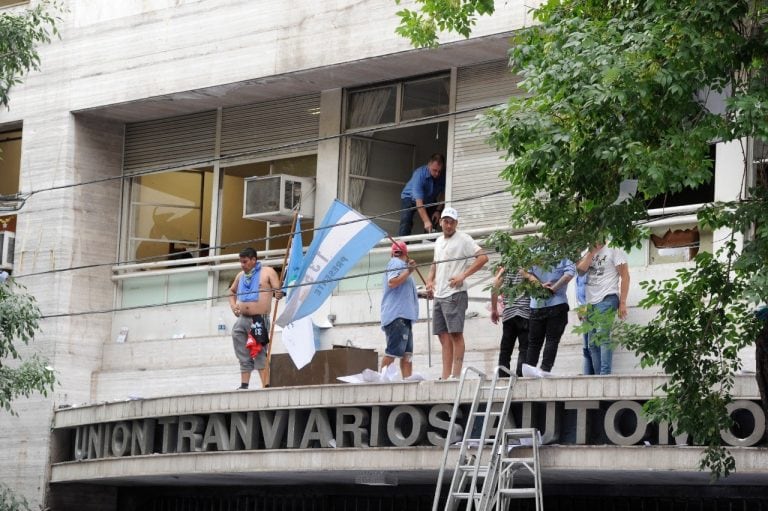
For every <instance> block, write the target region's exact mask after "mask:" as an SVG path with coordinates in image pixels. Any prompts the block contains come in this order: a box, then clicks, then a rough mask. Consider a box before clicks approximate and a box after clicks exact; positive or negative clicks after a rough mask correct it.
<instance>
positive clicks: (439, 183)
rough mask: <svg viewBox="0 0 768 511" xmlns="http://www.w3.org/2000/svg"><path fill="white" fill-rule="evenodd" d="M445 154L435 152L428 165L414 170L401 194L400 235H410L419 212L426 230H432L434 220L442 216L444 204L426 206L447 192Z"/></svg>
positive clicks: (398, 233)
mask: <svg viewBox="0 0 768 511" xmlns="http://www.w3.org/2000/svg"><path fill="white" fill-rule="evenodd" d="M444 169H445V156H443V155H442V154H439V153H435V154H433V155H432V156H430V158H429V161H428V162H427V164H426V165H422V166H421V167H419V168H417V169H416V170H414V171H413V175H412V176H411V179H410V180H409V181H408V183H406V185H405V187H404V188H403V191H402V193H401V194H400V207H401V209H400V227H399V229H398V231H397V235H398V236H408V235H409V234H411V231H412V230H413V215H414V213H418V214H419V218H420V219H421V221H422V222H423V225H424V232H432V222H433V221H434V222H437V220H438V219H439V218H440V211H441V210H442V209H443V208H442V206H431V207H425V204H432V203H434V202H437V198H438V197H439V196H440V195H441V194H443V193H444V192H445V173H444V172H443V170H444Z"/></svg>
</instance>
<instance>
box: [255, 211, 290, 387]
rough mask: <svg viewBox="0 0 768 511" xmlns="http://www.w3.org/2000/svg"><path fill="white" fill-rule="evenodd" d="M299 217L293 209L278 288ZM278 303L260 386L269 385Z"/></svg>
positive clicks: (273, 315)
mask: <svg viewBox="0 0 768 511" xmlns="http://www.w3.org/2000/svg"><path fill="white" fill-rule="evenodd" d="M298 218H299V212H298V211H294V212H293V220H292V221H291V234H290V235H289V236H288V245H287V246H286V247H285V255H284V256H283V269H282V270H280V289H282V288H283V284H285V277H286V271H285V267H286V265H287V263H288V254H290V253H291V245H293V235H294V234H295V233H296V223H297V220H298ZM279 305H280V302H279V301H278V302H277V303H276V304H275V308H274V309H273V310H272V321H271V322H270V324H269V344H268V345H267V363H266V364H265V365H264V371H259V376H261V386H262V387H264V388H266V387H269V380H270V373H271V370H270V364H271V362H272V345H273V344H274V334H275V319H277V308H278V306H279Z"/></svg>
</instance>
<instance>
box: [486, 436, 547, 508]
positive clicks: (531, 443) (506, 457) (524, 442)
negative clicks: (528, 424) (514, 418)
mask: <svg viewBox="0 0 768 511" xmlns="http://www.w3.org/2000/svg"><path fill="white" fill-rule="evenodd" d="M501 438H502V441H501V445H500V450H499V451H498V455H499V462H498V466H499V476H498V478H497V481H498V482H497V489H496V495H495V499H494V500H495V502H494V503H495V506H496V509H497V510H503V509H509V505H510V501H511V500H513V499H536V506H535V511H544V498H543V495H542V490H541V468H540V465H539V444H541V433H539V430H538V429H534V428H516V429H505V430H504V431H503V432H502V435H501ZM518 474H521V475H523V476H525V477H526V478H527V477H528V476H530V477H531V479H532V480H533V486H532V487H531V486H525V487H523V486H517V487H516V486H515V478H516V477H517V476H518Z"/></svg>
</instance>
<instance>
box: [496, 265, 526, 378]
mask: <svg viewBox="0 0 768 511" xmlns="http://www.w3.org/2000/svg"><path fill="white" fill-rule="evenodd" d="M522 281H523V276H522V274H521V272H520V271H515V272H507V271H506V270H505V269H504V268H499V271H498V272H496V278H495V279H494V281H493V287H492V288H491V321H492V322H493V324H494V325H496V324H498V322H499V309H498V303H499V302H498V300H499V293H500V291H501V289H502V285H503V288H505V289H509V288H512V287H513V286H516V285H517V284H519V283H520V282H522ZM530 317H531V307H530V298H529V297H528V296H527V295H525V294H520V295H518V296H516V297H507V299H506V300H504V310H503V312H502V313H501V324H502V334H501V343H500V344H499V365H500V366H502V367H506V368H507V369H509V368H510V363H511V361H512V352H513V351H514V350H515V340H517V341H518V348H517V367H516V369H515V373H516V374H517V376H522V375H523V363H524V362H525V356H526V352H527V350H528V318H530ZM499 376H506V373H503V372H502V371H499Z"/></svg>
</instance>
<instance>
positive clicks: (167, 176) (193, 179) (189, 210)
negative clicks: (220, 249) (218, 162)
mask: <svg viewBox="0 0 768 511" xmlns="http://www.w3.org/2000/svg"><path fill="white" fill-rule="evenodd" d="M211 188H212V169H210V168H207V169H191V170H179V171H175V172H163V173H158V174H149V175H146V176H139V177H135V178H133V180H132V183H131V204H130V227H129V230H130V234H129V238H128V259H139V260H141V259H145V258H164V257H167V258H168V259H179V258H192V257H197V256H198V252H197V249H201V248H202V249H205V248H206V247H207V246H208V239H209V237H210V224H211ZM203 255H207V254H203Z"/></svg>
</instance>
